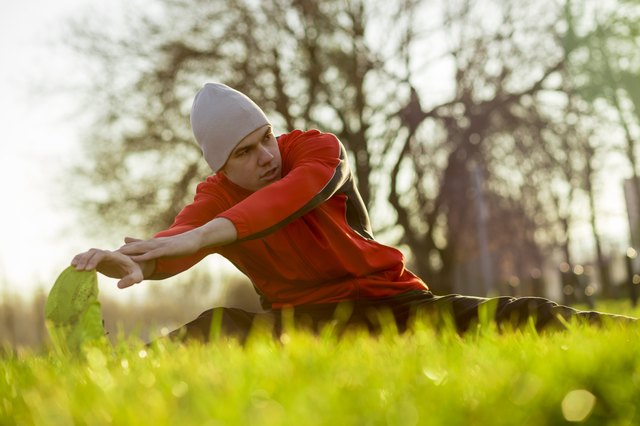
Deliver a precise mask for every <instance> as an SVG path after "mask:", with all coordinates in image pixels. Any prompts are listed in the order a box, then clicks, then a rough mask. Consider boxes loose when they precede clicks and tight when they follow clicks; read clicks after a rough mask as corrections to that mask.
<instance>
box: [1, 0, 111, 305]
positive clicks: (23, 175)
mask: <svg viewBox="0 0 640 426" xmlns="http://www.w3.org/2000/svg"><path fill="white" fill-rule="evenodd" d="M102 3H104V2H102ZM99 4H100V2H99V1H98V0H58V1H55V2H50V1H47V0H21V1H19V2H10V1H7V0H2V3H0V52H1V53H2V67H0V93H1V94H2V95H1V97H0V193H1V194H2V198H3V201H2V208H0V223H2V239H1V243H0V294H1V292H2V290H8V291H9V292H11V293H19V294H22V295H29V294H30V293H32V292H33V291H34V290H36V289H38V288H43V289H45V290H46V291H48V289H49V288H50V286H51V285H52V284H53V281H54V280H55V278H56V277H57V275H58V274H59V273H60V272H61V271H62V270H63V269H64V268H65V267H66V266H67V265H68V264H69V262H70V261H71V258H72V257H73V255H74V254H75V253H78V252H80V251H83V250H85V249H88V248H90V247H91V245H90V243H89V242H88V241H86V240H85V239H84V238H83V233H82V232H81V231H80V230H79V229H77V230H76V229H75V228H74V226H73V218H74V212H73V211H71V210H70V209H68V208H66V207H65V200H64V197H63V195H64V194H63V191H64V190H63V189H62V188H61V187H60V185H59V184H57V182H56V181H59V180H60V179H61V178H62V177H63V176H64V171H65V168H66V167H67V166H68V165H70V164H71V163H72V160H73V158H74V154H75V153H76V152H77V149H76V148H77V146H78V145H77V142H78V132H79V130H80V129H79V126H77V124H75V123H74V119H73V114H72V112H73V110H74V108H77V104H76V103H75V100H74V99H73V98H71V95H70V94H69V93H66V94H65V93H62V92H61V93H57V92H59V90H60V88H61V87H63V86H68V85H70V84H71V83H72V80H71V79H73V78H74V75H73V68H71V67H70V64H71V61H70V58H69V57H65V56H64V55H63V54H62V53H63V50H62V49H61V48H60V40H61V34H62V33H63V32H64V29H65V19H67V18H68V17H70V16H76V15H78V14H79V13H84V11H86V10H95V9H96V8H97V7H98V5H99ZM100 12H101V13H102V12H104V6H102V7H100ZM56 44H57V46H56Z"/></svg>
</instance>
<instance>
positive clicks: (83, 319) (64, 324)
mask: <svg viewBox="0 0 640 426" xmlns="http://www.w3.org/2000/svg"><path fill="white" fill-rule="evenodd" d="M44 312H45V320H46V323H47V329H48V330H49V334H50V335H51V337H52V339H53V341H54V344H56V345H57V346H58V347H63V348H67V349H69V350H71V351H77V350H79V349H80V348H81V347H82V345H83V344H85V343H89V342H99V341H100V340H102V339H104V336H105V331H104V327H103V324H104V323H103V321H102V311H101V310H100V302H99V301H98V277H97V274H96V271H77V270H76V268H74V267H73V266H70V267H68V268H67V269H65V270H64V271H62V273H61V274H60V276H59V277H58V279H57V280H56V282H55V284H53V287H52V288H51V291H50V292H49V296H48V297H47V302H46V304H45V308H44Z"/></svg>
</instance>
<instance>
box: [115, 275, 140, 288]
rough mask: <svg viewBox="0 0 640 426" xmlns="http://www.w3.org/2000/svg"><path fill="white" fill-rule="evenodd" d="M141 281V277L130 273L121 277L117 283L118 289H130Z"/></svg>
mask: <svg viewBox="0 0 640 426" xmlns="http://www.w3.org/2000/svg"><path fill="white" fill-rule="evenodd" d="M141 281H142V277H139V276H138V275H137V274H135V273H131V274H129V275H127V276H125V277H123V278H122V279H121V280H120V281H118V288H127V287H131V286H132V285H134V284H138V283H140V282H141Z"/></svg>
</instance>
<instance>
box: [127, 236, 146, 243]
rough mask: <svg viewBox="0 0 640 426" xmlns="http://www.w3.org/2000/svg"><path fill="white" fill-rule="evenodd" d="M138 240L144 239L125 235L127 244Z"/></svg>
mask: <svg viewBox="0 0 640 426" xmlns="http://www.w3.org/2000/svg"><path fill="white" fill-rule="evenodd" d="M137 241H143V240H141V239H140V238H133V237H124V242H125V243H126V244H128V243H135V242H137Z"/></svg>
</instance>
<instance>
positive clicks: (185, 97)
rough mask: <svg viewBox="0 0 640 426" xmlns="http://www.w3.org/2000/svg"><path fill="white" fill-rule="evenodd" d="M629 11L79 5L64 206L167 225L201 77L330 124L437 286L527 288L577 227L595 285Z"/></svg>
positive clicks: (392, 229)
mask: <svg viewBox="0 0 640 426" xmlns="http://www.w3.org/2000/svg"><path fill="white" fill-rule="evenodd" d="M638 6H639V2H638V1H637V0H611V1H607V2H600V1H595V0H591V1H575V0H573V1H571V0H525V1H523V0H518V1H515V0H478V1H473V0H446V1H445V0H436V1H428V2H427V1H417V0H384V1H378V0H371V1H364V0H354V1H343V0H324V1H322V2H315V1H307V0H274V1H269V2H259V1H252V0H233V1H205V0H189V1H187V0H156V1H153V2H147V3H145V4H144V7H138V6H136V5H135V4H133V5H131V6H129V8H128V9H127V12H126V13H125V14H124V15H123V16H121V17H119V19H118V20H116V21H114V22H107V21H106V18H104V17H101V16H83V17H81V18H78V19H77V20H75V21H74V22H72V23H71V24H70V28H69V33H68V35H67V38H66V39H67V41H68V44H69V46H70V47H71V48H72V49H73V50H74V51H75V52H76V53H77V57H78V58H79V61H78V70H79V71H78V72H82V73H84V74H85V75H87V76H88V78H87V79H86V81H88V83H87V85H86V86H83V87H81V88H79V89H80V90H81V91H82V93H84V94H86V96H85V100H86V102H85V103H84V104H83V110H85V111H86V112H87V113H88V114H90V115H91V117H93V123H92V125H91V126H90V127H88V129H87V132H86V137H85V139H84V144H83V146H84V149H85V152H84V158H85V159H86V161H85V162H84V163H83V164H81V165H78V167H77V168H76V169H75V170H73V171H72V172H71V174H70V179H72V180H73V182H74V191H73V195H74V196H75V197H76V199H75V202H76V203H77V206H78V208H79V209H81V212H82V215H83V217H84V218H86V223H87V224H90V227H91V229H92V230H93V231H96V230H98V231H99V232H105V233H110V234H113V233H116V234H118V235H120V234H122V233H123V232H125V231H126V232H127V233H129V234H130V235H131V234H136V235H138V236H150V235H152V234H153V233H154V232H156V231H158V230H161V229H164V228H166V227H168V226H169V225H170V224H171V222H172V220H173V218H174V217H175V215H176V214H177V213H178V211H179V210H180V209H181V207H182V206H184V205H185V204H186V203H188V202H190V200H191V199H192V197H193V194H194V190H195V186H196V184H197V183H198V182H199V181H201V180H202V179H204V178H205V177H206V176H207V175H208V174H210V170H208V168H207V165H206V163H205V162H204V161H203V160H202V159H201V154H200V151H199V148H198V146H197V145H196V144H195V143H194V141H193V137H192V134H191V131H190V127H189V110H190V107H191V101H192V99H193V96H194V94H195V92H196V91H197V90H198V89H199V88H200V87H201V86H202V84H203V83H204V82H207V81H219V82H223V83H226V84H228V85H230V86H232V87H234V88H236V89H238V90H240V91H242V92H244V93H246V94H247V95H248V96H250V97H251V98H252V99H254V100H255V101H256V102H257V103H258V104H259V105H260V106H261V107H262V108H263V109H264V110H265V112H266V113H267V115H268V116H269V117H270V118H271V119H272V121H273V123H274V125H275V128H276V131H277V132H278V133H283V132H287V131H290V130H292V129H294V128H303V129H305V128H319V129H321V130H323V131H327V132H333V133H335V134H336V135H337V136H338V137H339V138H340V139H341V140H342V141H343V143H344V144H345V145H346V147H347V148H348V150H349V152H350V155H351V161H352V163H353V167H354V170H355V172H356V176H357V180H358V185H359V188H360V190H361V193H362V195H363V198H364V200H365V202H366V203H367V204H368V206H369V208H370V212H371V215H372V221H373V226H374V229H375V231H376V232H377V235H378V237H379V238H380V239H382V240H383V241H385V242H387V243H390V244H395V245H397V246H399V247H401V248H403V249H404V250H405V252H406V253H407V254H408V257H409V261H410V269H412V270H413V271H415V272H416V273H417V274H418V275H420V276H422V277H424V278H425V280H426V281H427V282H428V283H429V285H430V287H431V288H432V289H433V290H434V291H435V292H437V293H448V292H454V291H455V292H463V293H468V294H488V293H509V292H510V293H515V294H544V289H543V288H542V284H540V277H541V275H542V273H543V271H544V270H545V268H547V267H548V265H549V264H550V263H552V264H553V265H555V266H557V265H559V264H560V263H562V264H565V265H568V266H569V268H570V269H571V268H572V267H573V265H574V264H575V263H576V262H577V261H576V259H575V258H576V254H575V250H576V247H575V244H572V236H573V235H572V232H573V230H574V224H575V223H576V221H586V222H587V223H589V225H590V229H591V235H592V238H593V242H594V243H593V246H594V247H595V252H594V254H593V257H594V259H595V260H594V261H593V266H594V268H595V269H594V270H595V271H597V272H595V273H594V276H595V277H596V278H595V280H596V281H597V282H598V287H599V291H601V292H602V293H603V294H604V295H605V296H607V295H613V293H614V287H615V285H616V284H617V283H616V282H614V281H615V280H614V279H612V278H611V273H610V270H609V260H610V258H611V253H610V252H609V248H607V247H606V244H604V243H603V235H602V231H601V230H600V229H598V223H599V222H598V215H599V214H601V209H598V208H597V207H596V206H597V202H596V201H597V197H598V194H599V193H598V187H599V186H601V185H602V176H603V174H606V170H605V165H606V164H607V162H606V159H607V158H608V156H610V155H611V154H612V153H617V154H618V155H620V156H622V157H623V158H624V162H625V164H627V166H625V167H628V169H629V174H628V175H629V177H636V176H637V172H638V165H637V162H638V160H637V148H638V138H639V137H640V130H639V129H640V79H639V77H640V53H639V52H640V49H639V41H640V38H639V34H638V32H639V28H640V26H639V25H638V23H639V16H638V15H639V13H640V12H639V11H640V7H638ZM635 191H636V194H640V191H638V189H637V186H636V189H635ZM637 199H638V200H640V196H638V197H637ZM96 224H100V226H96ZM632 228H633V226H632ZM632 232H633V230H632ZM624 238H625V241H622V243H621V244H622V245H623V246H625V247H626V245H627V244H629V242H628V241H626V237H624ZM525 284H526V285H525Z"/></svg>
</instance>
